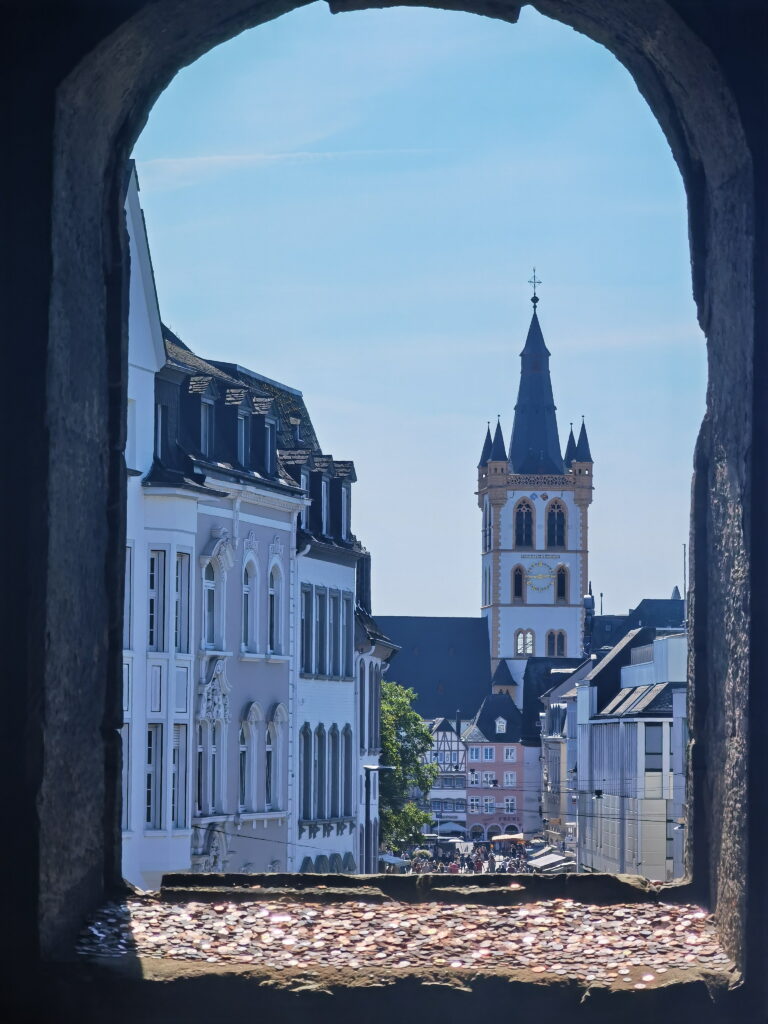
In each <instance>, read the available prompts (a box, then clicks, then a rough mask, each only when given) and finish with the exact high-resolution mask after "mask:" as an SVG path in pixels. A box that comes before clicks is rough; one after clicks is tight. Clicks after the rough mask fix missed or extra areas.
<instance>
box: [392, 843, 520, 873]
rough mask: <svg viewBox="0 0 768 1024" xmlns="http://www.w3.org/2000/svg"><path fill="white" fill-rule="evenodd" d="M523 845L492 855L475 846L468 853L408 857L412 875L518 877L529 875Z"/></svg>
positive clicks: (422, 854)
mask: <svg viewBox="0 0 768 1024" xmlns="http://www.w3.org/2000/svg"><path fill="white" fill-rule="evenodd" d="M530 870H531V869H530V868H529V866H528V860H527V855H526V849H525V846H523V845H522V844H521V845H519V846H516V847H515V848H514V849H513V851H512V852H511V853H509V854H500V853H494V851H493V850H492V849H491V850H489V849H488V847H486V846H482V845H479V844H475V845H474V846H473V848H472V850H471V851H470V852H468V853H452V854H449V853H442V854H436V855H434V856H429V855H426V852H425V851H423V850H422V851H418V850H417V851H416V853H415V854H414V855H413V857H412V858H411V867H410V871H411V872H412V873H413V874H425V873H427V872H434V873H437V874H444V873H445V874H449V875H459V874H461V875H479V874H484V873H488V872H499V873H500V872H507V873H510V874H522V873H526V872H530Z"/></svg>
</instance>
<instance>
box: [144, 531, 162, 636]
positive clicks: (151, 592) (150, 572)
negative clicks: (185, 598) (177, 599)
mask: <svg viewBox="0 0 768 1024" xmlns="http://www.w3.org/2000/svg"><path fill="white" fill-rule="evenodd" d="M165 554H166V553H165V550H164V549H162V548H152V549H150V552H149V564H148V566H147V650H148V651H164V650H165Z"/></svg>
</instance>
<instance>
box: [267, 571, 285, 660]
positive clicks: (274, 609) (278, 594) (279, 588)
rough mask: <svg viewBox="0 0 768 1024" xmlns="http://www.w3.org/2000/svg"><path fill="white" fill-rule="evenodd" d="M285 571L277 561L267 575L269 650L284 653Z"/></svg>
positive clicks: (271, 652)
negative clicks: (283, 571)
mask: <svg viewBox="0 0 768 1024" xmlns="http://www.w3.org/2000/svg"><path fill="white" fill-rule="evenodd" d="M283 600H284V597H283V573H282V569H281V568H280V566H279V565H278V563H277V562H273V564H272V565H271V566H270V567H269V574H268V576H267V651H268V653H269V654H282V653H283Z"/></svg>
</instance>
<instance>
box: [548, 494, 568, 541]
mask: <svg viewBox="0 0 768 1024" xmlns="http://www.w3.org/2000/svg"><path fill="white" fill-rule="evenodd" d="M547 547H548V548H564V547H565V505H564V504H563V503H562V501H553V502H552V503H551V504H550V506H549V508H548V509H547Z"/></svg>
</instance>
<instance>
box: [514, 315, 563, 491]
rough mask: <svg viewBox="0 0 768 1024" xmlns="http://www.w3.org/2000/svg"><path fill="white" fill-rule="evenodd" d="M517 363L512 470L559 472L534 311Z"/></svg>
mask: <svg viewBox="0 0 768 1024" xmlns="http://www.w3.org/2000/svg"><path fill="white" fill-rule="evenodd" d="M520 362H521V369H520V388H519V390H518V393H517V403H516V404H515V422H514V425H513V427H512V441H511V443H510V446H509V462H510V465H511V467H512V472H513V473H563V472H564V469H563V457H562V455H561V452H560V439H559V437H558V434H557V415H556V411H555V399H554V396H553V394H552V381H551V379H550V376H549V351H548V349H547V346H546V345H545V344H544V336H543V334H542V333H541V327H540V326H539V318H538V316H537V315H536V311H535V310H534V313H533V317H532V318H531V325H530V327H529V328H528V337H527V338H526V340H525V346H524V348H523V351H522V352H521V353H520Z"/></svg>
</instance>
